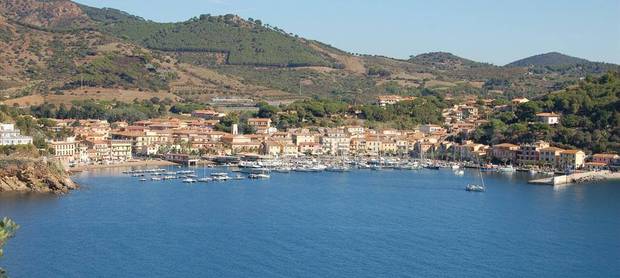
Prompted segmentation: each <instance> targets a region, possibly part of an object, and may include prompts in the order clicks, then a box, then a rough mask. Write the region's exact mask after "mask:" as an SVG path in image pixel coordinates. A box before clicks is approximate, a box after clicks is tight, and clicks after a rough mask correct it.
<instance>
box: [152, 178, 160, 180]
mask: <svg viewBox="0 0 620 278" xmlns="http://www.w3.org/2000/svg"><path fill="white" fill-rule="evenodd" d="M160 180H161V178H151V181H160Z"/></svg>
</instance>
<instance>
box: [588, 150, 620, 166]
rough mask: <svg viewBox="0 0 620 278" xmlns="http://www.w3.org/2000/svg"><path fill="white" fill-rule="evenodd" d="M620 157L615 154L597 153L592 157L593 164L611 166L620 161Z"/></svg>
mask: <svg viewBox="0 0 620 278" xmlns="http://www.w3.org/2000/svg"><path fill="white" fill-rule="evenodd" d="M619 158H620V155H617V154H613V153H597V154H595V155H593V156H592V162H595V163H603V164H605V165H610V164H611V163H612V162H613V161H614V160H616V159H619Z"/></svg>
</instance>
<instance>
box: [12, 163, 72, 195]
mask: <svg viewBox="0 0 620 278" xmlns="http://www.w3.org/2000/svg"><path fill="white" fill-rule="evenodd" d="M0 167H1V169H0V192H41V193H56V194H64V193H67V192H69V191H70V190H73V189H77V188H79V186H78V185H77V184H76V183H74V182H73V181H72V180H71V178H70V177H69V175H68V174H67V173H66V172H65V171H64V170H62V168H60V166H58V165H57V164H55V163H52V162H45V161H43V160H41V159H27V158H24V159H20V158H2V159H0Z"/></svg>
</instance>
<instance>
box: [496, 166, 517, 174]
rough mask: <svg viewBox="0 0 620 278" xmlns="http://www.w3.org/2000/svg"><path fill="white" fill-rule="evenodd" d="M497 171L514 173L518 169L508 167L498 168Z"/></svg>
mask: <svg viewBox="0 0 620 278" xmlns="http://www.w3.org/2000/svg"><path fill="white" fill-rule="evenodd" d="M497 171H498V172H500V173H514V172H515V171H516V169H515V167H512V165H507V166H503V167H499V168H497Z"/></svg>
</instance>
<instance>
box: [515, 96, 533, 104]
mask: <svg viewBox="0 0 620 278" xmlns="http://www.w3.org/2000/svg"><path fill="white" fill-rule="evenodd" d="M529 101H530V100H529V99H527V98H524V97H521V98H515V99H513V100H512V101H511V103H512V105H514V106H516V105H519V104H524V103H526V102H529Z"/></svg>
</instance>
